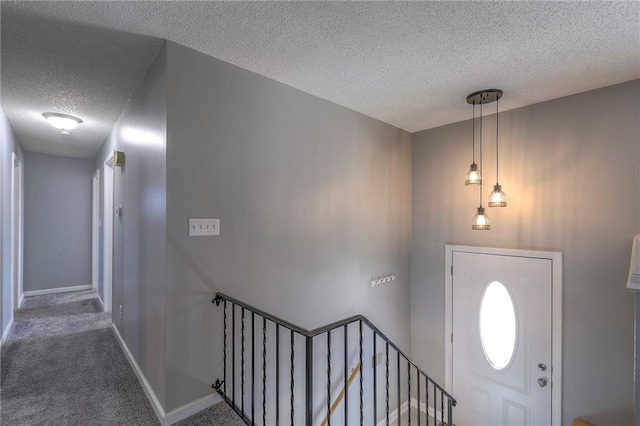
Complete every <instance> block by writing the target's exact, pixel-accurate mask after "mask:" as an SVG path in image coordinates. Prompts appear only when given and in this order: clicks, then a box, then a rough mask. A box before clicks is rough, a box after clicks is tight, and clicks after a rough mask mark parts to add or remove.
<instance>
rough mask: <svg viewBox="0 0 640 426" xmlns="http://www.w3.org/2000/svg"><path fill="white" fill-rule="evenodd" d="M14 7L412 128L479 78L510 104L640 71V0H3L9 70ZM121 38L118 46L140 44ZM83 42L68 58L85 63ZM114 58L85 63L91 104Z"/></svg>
mask: <svg viewBox="0 0 640 426" xmlns="http://www.w3.org/2000/svg"><path fill="white" fill-rule="evenodd" d="M5 9H8V10H9V11H10V12H17V11H19V12H21V13H23V14H29V15H36V16H39V17H41V18H46V19H51V18H55V19H58V20H61V21H65V22H68V23H74V25H77V24H82V25H87V24H89V25H94V26H100V27H103V28H110V29H113V30H117V31H121V32H130V33H136V34H142V35H146V36H151V37H156V38H161V39H169V40H172V41H175V42H177V43H180V44H183V45H186V46H189V47H191V48H193V49H196V50H198V51H201V52H204V53H206V54H209V55H211V56H214V57H217V58H220V59H222V60H225V61H228V62H231V63H233V64H236V65H238V66H240V67H243V68H246V69H249V70H251V71H254V72H256V73H259V74H262V75H265V76H267V77H270V78H273V79H275V80H277V81H280V82H283V83H285V84H288V85H290V86H293V87H296V88H298V89H301V90H303V91H306V92H308V93H311V94H314V95H317V96H319V97H322V98H325V99H328V100H331V101H333V102H335V103H338V104H340V105H343V106H346V107H348V108H351V109H354V110H356V111H359V112H361V113H364V114H366V115H369V116H372V117H375V118H377V119H379V120H382V121H384V122H387V123H390V124H393V125H395V126H398V127H400V128H403V129H406V130H409V131H412V132H413V131H418V130H422V129H426V128H432V127H436V126H439V125H443V124H447V123H451V122H455V121H459V120H463V119H467V118H469V115H470V109H469V107H468V105H467V104H466V103H465V97H466V95H467V94H468V93H471V92H473V91H476V90H479V89H484V88H492V87H496V88H500V89H503V90H504V91H505V96H504V98H503V100H502V101H501V109H511V108H515V107H519V106H524V105H528V104H532V103H536V102H540V101H545V100H549V99H553V98H557V97H561V96H566V95H570V94H573V93H578V92H582V91H586V90H591V89H594V88H598V87H603V86H608V85H612V84H616V83H620V82H624V81H629V80H633V79H636V78H640V3H638V2H635V1H634V2H189V1H173V2H163V1H146V2H144V1H143V2H110V1H105V2H23V3H18V4H15V3H11V7H9V8H7V7H5V5H4V3H3V20H2V24H3V27H2V33H3V45H2V48H3V57H2V59H3V80H4V71H5V70H4V67H5V65H4V61H5V55H4V35H5V19H4V12H5ZM9 25H10V26H11V25H12V24H11V23H9ZM51 25H53V24H51ZM53 30H54V28H53V27H47V26H44V27H43V28H29V29H28V31H27V30H24V31H23V32H24V33H25V34H24V36H27V37H28V38H30V39H32V40H41V39H47V38H49V37H50V35H51V32H52V31H53ZM58 31H60V30H58ZM94 31H95V30H94ZM114 37H116V39H117V40H119V41H120V42H121V43H122V46H119V47H118V50H121V52H122V55H124V56H126V55H127V54H128V53H131V51H132V50H134V49H135V46H136V44H135V42H134V45H133V46H131V47H128V48H127V49H125V48H124V44H126V42H125V41H126V38H127V36H125V35H123V34H122V33H118V34H117V35H116V36H114ZM82 39H83V40H86V41H87V44H88V42H89V41H90V40H91V37H86V36H83V37H82ZM132 39H133V40H137V41H138V44H137V46H138V47H141V44H144V41H141V39H138V38H135V37H133V38H132ZM142 40H145V39H142ZM68 41H69V42H72V41H73V40H68ZM76 43H77V41H76ZM33 44H35V43H32V44H30V45H29V48H30V49H36V48H37V46H34V45H33ZM110 47H111V46H105V45H100V46H96V47H93V48H91V50H100V49H109V48H110ZM41 50H43V49H41ZM76 53H77V54H76V55H73V54H71V55H69V57H68V61H69V62H71V63H74V62H75V63H78V64H81V63H84V62H86V60H85V58H84V57H81V56H80V55H78V54H80V53H81V51H80V50H78V51H77V52H76ZM95 55H96V56H98V58H99V57H102V55H101V54H99V53H96V54H95ZM13 56H14V57H19V56H20V55H19V53H18V52H16V53H15V54H14V55H13ZM27 56H28V55H27ZM49 56H50V61H51V65H52V66H55V65H53V64H55V63H56V58H55V55H54V53H53V52H49ZM129 59H131V57H129ZM124 62H127V61H124ZM19 67H21V65H16V68H19ZM22 67H23V68H24V66H22ZM114 68H116V67H105V69H104V72H102V73H100V74H99V75H97V74H82V76H80V73H78V75H77V77H78V78H81V79H82V80H83V81H86V82H87V87H86V88H85V89H86V92H85V93H84V96H83V97H82V98H81V100H82V102H83V103H87V104H90V103H92V102H95V101H97V100H98V98H99V97H100V96H102V93H98V92H99V91H98V90H94V89H95V87H92V86H103V85H104V84H105V83H104V81H97V79H99V78H100V79H107V80H109V79H111V78H113V75H111V72H116V70H114ZM116 75H117V72H116ZM25 80H26V79H25ZM4 83H5V82H4V81H3V84H4ZM30 91H31V92H33V94H34V95H36V94H37V91H38V88H37V87H32V88H30ZM42 94H43V95H44V94H46V93H45V92H42ZM10 118H11V117H10ZM18 127H19V126H18Z"/></svg>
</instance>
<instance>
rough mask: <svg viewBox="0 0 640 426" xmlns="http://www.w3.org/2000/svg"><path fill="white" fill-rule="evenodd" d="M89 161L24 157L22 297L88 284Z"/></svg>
mask: <svg viewBox="0 0 640 426" xmlns="http://www.w3.org/2000/svg"><path fill="white" fill-rule="evenodd" d="M92 175H93V161H92V160H85V159H78V158H70V157H60V156H53V155H42V154H34V153H30V152H27V153H25V159H24V291H33V290H45V289H52V288H60V287H69V286H79V285H87V284H91V199H92Z"/></svg>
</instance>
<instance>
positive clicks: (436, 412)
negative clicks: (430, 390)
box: [377, 397, 442, 426]
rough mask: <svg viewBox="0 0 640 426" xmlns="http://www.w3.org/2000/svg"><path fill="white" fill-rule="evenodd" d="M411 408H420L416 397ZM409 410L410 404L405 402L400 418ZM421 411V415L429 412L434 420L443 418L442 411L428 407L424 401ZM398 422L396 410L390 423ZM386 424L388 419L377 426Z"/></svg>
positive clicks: (401, 408)
mask: <svg viewBox="0 0 640 426" xmlns="http://www.w3.org/2000/svg"><path fill="white" fill-rule="evenodd" d="M411 406H412V407H414V408H417V407H418V400H417V399H415V398H414V397H411ZM408 409H409V404H408V403H407V401H405V402H403V403H402V405H400V416H402V415H403V414H404V413H406V412H407V410H408ZM419 410H420V412H421V413H426V412H428V413H429V416H430V417H432V418H434V419H441V418H442V413H441V412H440V410H434V409H433V407H427V405H426V404H425V403H424V402H422V401H421V402H420V409H419ZM397 420H398V409H397V408H396V409H395V410H393V411H392V412H390V413H389V423H393V422H395V421H397ZM386 424H387V419H386V418H384V419H382V420H381V421H379V422H378V425H377V426H386Z"/></svg>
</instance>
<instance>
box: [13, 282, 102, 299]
mask: <svg viewBox="0 0 640 426" xmlns="http://www.w3.org/2000/svg"><path fill="white" fill-rule="evenodd" d="M91 289H93V286H92V285H91V284H87V285H76V286H73V287H58V288H47V289H45V290H32V291H25V292H24V294H23V295H22V296H23V297H29V296H42V295H43V294H54V293H66V292H68V291H82V290H91Z"/></svg>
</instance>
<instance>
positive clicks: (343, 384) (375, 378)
mask: <svg viewBox="0 0 640 426" xmlns="http://www.w3.org/2000/svg"><path fill="white" fill-rule="evenodd" d="M213 303H215V304H216V305H217V306H218V307H222V309H223V310H224V313H223V354H222V356H223V358H222V359H223V378H222V379H221V380H217V381H216V383H215V384H214V385H213V387H214V389H216V391H217V392H218V393H219V394H220V396H221V397H222V398H223V399H224V400H225V401H226V402H227V403H228V404H229V405H230V406H231V408H233V410H234V411H235V412H236V413H237V414H238V415H239V416H240V417H241V418H242V420H244V422H245V423H246V424H248V425H263V426H267V425H281V424H283V425H292V426H295V425H305V426H313V425H320V426H331V425H332V424H333V425H345V426H346V425H361V426H362V425H372V426H379V425H394V426H395V425H397V426H401V425H406V426H411V425H414V426H415V425H419V426H422V425H428V426H439V425H453V407H455V406H456V400H455V399H454V398H453V397H452V396H451V395H450V394H449V393H448V392H447V391H445V390H444V389H443V388H442V387H441V386H440V385H439V384H437V383H436V382H434V381H433V380H432V379H431V377H429V375H427V374H426V373H425V372H424V371H422V370H421V369H420V368H419V367H418V366H417V365H416V364H415V363H413V362H412V361H411V360H410V359H409V357H408V356H407V355H406V354H405V353H404V352H402V350H400V348H398V346H396V345H395V344H394V343H393V342H392V341H391V340H390V339H389V338H388V337H387V336H385V335H384V333H382V332H381V331H380V330H379V329H378V328H377V327H376V326H375V325H373V324H372V323H371V321H369V320H368V319H367V318H366V317H364V316H362V315H356V316H353V317H350V318H346V319H344V320H341V321H338V322H335V323H333V324H329V325H326V326H324V327H320V328H316V329H314V330H306V329H304V328H301V327H299V326H297V325H295V324H292V323H290V322H288V321H285V320H283V319H280V318H277V317H275V316H273V315H271V314H268V313H266V312H264V311H261V310H260V309H257V308H254V307H252V306H249V305H247V304H246V303H243V302H241V301H239V300H237V299H234V298H232V297H229V296H227V295H225V294H222V293H217V294H216V297H215V299H214V300H213Z"/></svg>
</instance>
